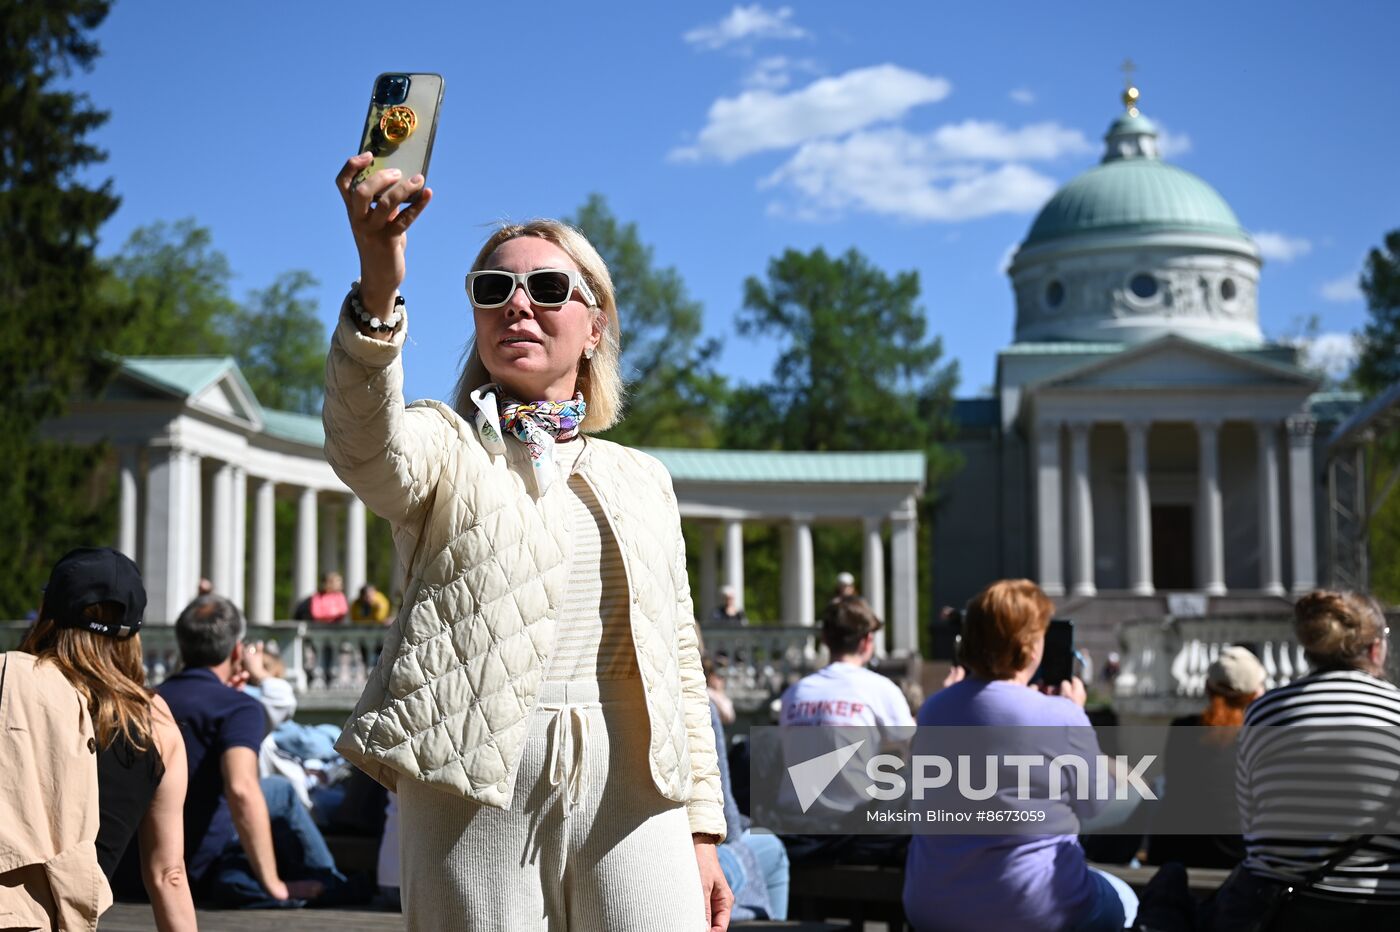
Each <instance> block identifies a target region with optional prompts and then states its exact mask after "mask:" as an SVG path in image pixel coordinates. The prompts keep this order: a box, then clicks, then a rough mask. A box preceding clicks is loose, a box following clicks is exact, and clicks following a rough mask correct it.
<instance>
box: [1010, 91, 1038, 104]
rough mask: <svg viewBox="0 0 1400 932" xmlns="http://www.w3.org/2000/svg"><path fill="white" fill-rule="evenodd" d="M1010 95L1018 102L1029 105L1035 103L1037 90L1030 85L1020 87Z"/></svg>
mask: <svg viewBox="0 0 1400 932" xmlns="http://www.w3.org/2000/svg"><path fill="white" fill-rule="evenodd" d="M1010 96H1011V99H1012V100H1014V101H1016V103H1018V104H1024V105H1026V106H1027V107H1029V106H1030V105H1031V104H1033V103H1035V91H1033V90H1031V89H1030V88H1028V87H1018V88H1016V89H1015V90H1013V91H1012V92H1011V95H1010Z"/></svg>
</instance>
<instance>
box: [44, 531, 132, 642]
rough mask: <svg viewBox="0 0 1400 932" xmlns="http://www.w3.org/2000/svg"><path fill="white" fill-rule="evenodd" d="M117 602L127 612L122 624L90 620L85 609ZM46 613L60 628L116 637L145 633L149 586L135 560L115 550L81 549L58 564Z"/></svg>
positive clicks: (48, 589)
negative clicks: (104, 603)
mask: <svg viewBox="0 0 1400 932" xmlns="http://www.w3.org/2000/svg"><path fill="white" fill-rule="evenodd" d="M98 602H116V603H117V604H118V605H120V606H122V607H123V608H124V609H125V610H126V612H125V614H124V615H123V617H122V622H121V623H120V624H109V623H107V622H105V621H103V620H102V619H100V618H90V617H88V616H86V615H84V614H83V609H85V608H87V607H88V606H89V605H95V604H96V603H98ZM44 614H46V615H48V616H49V617H50V618H52V619H53V620H54V621H55V622H57V624H58V626H59V627H60V628H82V629H84V630H86V631H92V632H95V633H97V634H105V635H106V636H108V637H114V638H129V637H131V636H132V635H134V634H135V633H136V632H137V631H139V630H141V622H142V621H144V620H145V616H146V586H145V584H144V583H143V582H142V581H141V571H140V570H139V569H137V568H136V564H135V563H133V562H131V558H130V557H128V556H126V555H125V554H123V553H118V552H117V551H115V550H113V549H112V548H111V547H79V548H77V549H76V550H70V551H68V552H67V553H66V554H64V555H63V558H62V559H60V560H59V561H58V562H57V563H55V564H54V568H53V572H51V573H49V584H48V585H47V586H45V587H44Z"/></svg>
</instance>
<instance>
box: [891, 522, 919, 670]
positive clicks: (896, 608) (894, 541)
mask: <svg viewBox="0 0 1400 932" xmlns="http://www.w3.org/2000/svg"><path fill="white" fill-rule="evenodd" d="M918 528H919V523H918V514H917V512H916V511H915V506H914V500H913V499H912V498H911V499H909V501H908V502H907V503H906V504H905V506H904V509H903V510H902V511H898V512H895V513H894V514H892V515H890V564H891V565H890V569H891V571H892V572H891V573H890V602H891V606H890V616H891V624H890V634H891V643H890V650H891V652H892V653H893V654H894V655H895V656H896V657H902V656H908V655H909V654H911V653H914V652H915V651H917V650H918V649H919V628H918V625H919V535H918Z"/></svg>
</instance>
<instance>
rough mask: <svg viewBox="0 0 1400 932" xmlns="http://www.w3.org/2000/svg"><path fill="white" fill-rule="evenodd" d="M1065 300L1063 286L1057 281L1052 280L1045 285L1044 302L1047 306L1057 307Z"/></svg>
mask: <svg viewBox="0 0 1400 932" xmlns="http://www.w3.org/2000/svg"><path fill="white" fill-rule="evenodd" d="M1064 301H1065V286H1064V285H1063V284H1061V283H1060V282H1059V281H1053V282H1051V283H1050V284H1048V285H1046V286H1045V304H1046V306H1048V307H1059V306H1060V305H1061V304H1063V303H1064Z"/></svg>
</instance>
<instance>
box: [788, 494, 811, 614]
mask: <svg viewBox="0 0 1400 932" xmlns="http://www.w3.org/2000/svg"><path fill="white" fill-rule="evenodd" d="M816 589H817V571H816V564H815V562H814V558H813V554H812V519H811V517H810V516H808V515H794V516H793V518H792V589H791V590H790V591H791V593H792V596H791V598H792V605H791V609H790V610H789V609H788V607H786V606H785V607H784V610H783V616H784V620H796V622H797V623H798V624H799V625H815V624H816V623H817V607H816Z"/></svg>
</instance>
